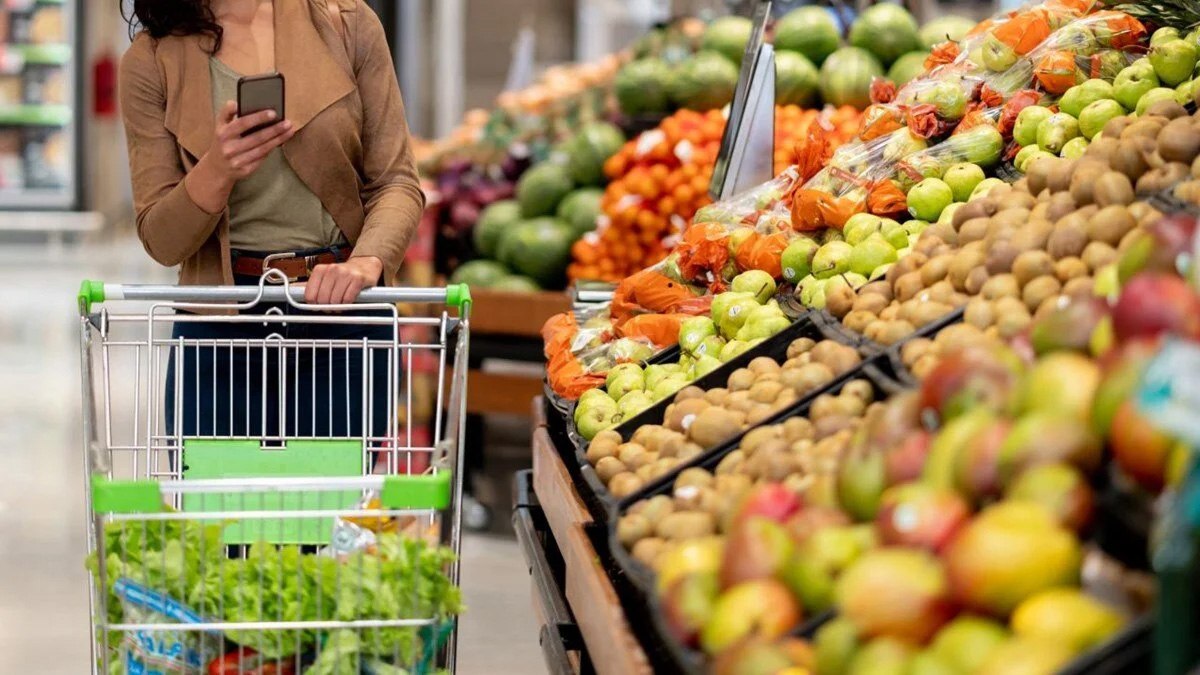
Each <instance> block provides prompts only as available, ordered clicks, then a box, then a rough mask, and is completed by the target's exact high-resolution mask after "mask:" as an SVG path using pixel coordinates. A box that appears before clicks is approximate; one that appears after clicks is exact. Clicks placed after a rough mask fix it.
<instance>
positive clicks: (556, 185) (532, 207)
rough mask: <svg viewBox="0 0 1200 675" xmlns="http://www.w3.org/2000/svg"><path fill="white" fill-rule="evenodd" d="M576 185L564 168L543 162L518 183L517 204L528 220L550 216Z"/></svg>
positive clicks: (525, 174)
mask: <svg viewBox="0 0 1200 675" xmlns="http://www.w3.org/2000/svg"><path fill="white" fill-rule="evenodd" d="M573 187H575V185H574V184H573V183H572V182H571V176H570V173H569V172H568V171H567V168H566V167H564V166H559V165H558V164H555V163H553V162H542V163H541V164H537V165H535V166H533V167H532V168H530V169H529V170H528V171H526V172H525V173H524V174H523V175H522V176H521V179H520V180H518V181H517V203H519V204H520V205H521V215H522V216H524V217H526V218H536V217H537V216H548V215H550V214H552V213H554V210H555V209H557V208H558V203H559V202H561V201H562V199H563V197H566V196H567V193H568V192H570V191H571V189H572V188H573Z"/></svg>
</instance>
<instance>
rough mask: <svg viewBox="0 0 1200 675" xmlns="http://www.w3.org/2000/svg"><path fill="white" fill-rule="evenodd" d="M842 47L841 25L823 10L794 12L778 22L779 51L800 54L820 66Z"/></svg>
mask: <svg viewBox="0 0 1200 675" xmlns="http://www.w3.org/2000/svg"><path fill="white" fill-rule="evenodd" d="M840 46H842V34H841V31H839V30H838V26H837V22H836V21H834V20H833V17H832V16H831V15H830V14H829V11H828V10H826V9H823V8H821V7H800V8H799V9H793V10H792V11H790V12H788V13H787V14H784V15H783V18H781V19H779V21H777V22H776V23H775V49H776V50H780V51H792V52H799V53H801V54H803V55H804V56H805V57H807V58H808V60H809V61H812V62H813V63H814V64H816V65H818V66H819V65H821V64H822V63H823V62H824V61H825V58H826V57H827V56H829V55H830V54H832V53H834V52H835V51H837V49H838V47H840Z"/></svg>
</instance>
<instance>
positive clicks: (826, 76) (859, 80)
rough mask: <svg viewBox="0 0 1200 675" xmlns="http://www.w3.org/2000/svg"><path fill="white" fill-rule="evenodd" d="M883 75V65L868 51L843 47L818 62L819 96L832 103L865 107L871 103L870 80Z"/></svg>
mask: <svg viewBox="0 0 1200 675" xmlns="http://www.w3.org/2000/svg"><path fill="white" fill-rule="evenodd" d="M876 77H883V66H882V65H880V64H879V59H876V58H875V57H874V56H872V55H871V53H870V52H868V51H866V50H864V49H859V48H858V47H842V48H841V49H839V50H837V51H836V52H834V53H832V54H830V55H829V58H827V59H825V63H823V64H821V97H822V98H824V99H825V102H826V103H829V104H832V105H852V106H854V107H856V108H860V109H861V108H865V107H867V106H868V105H870V103H871V80H872V79H873V78H876Z"/></svg>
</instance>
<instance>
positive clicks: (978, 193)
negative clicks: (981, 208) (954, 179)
mask: <svg viewBox="0 0 1200 675" xmlns="http://www.w3.org/2000/svg"><path fill="white" fill-rule="evenodd" d="M997 185H1004V181H1002V180H1000V179H999V178H984V179H983V182H981V183H980V184H979V185H976V186H975V189H974V190H972V191H971V199H979V198H980V197H982V196H984V195H986V194H987V193H988V191H989V190H991V189H992V188H994V187H996V186H997Z"/></svg>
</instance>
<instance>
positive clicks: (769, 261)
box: [735, 216, 849, 279]
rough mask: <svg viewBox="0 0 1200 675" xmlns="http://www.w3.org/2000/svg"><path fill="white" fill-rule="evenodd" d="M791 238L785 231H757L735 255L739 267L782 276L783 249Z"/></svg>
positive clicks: (743, 243)
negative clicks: (763, 233)
mask: <svg viewBox="0 0 1200 675" xmlns="http://www.w3.org/2000/svg"><path fill="white" fill-rule="evenodd" d="M848 217H849V216H847V218H848ZM842 222H845V221H842ZM789 239H790V237H789V236H788V235H787V233H785V232H776V233H774V234H770V235H762V234H759V233H757V232H755V233H754V234H752V235H751V236H750V237H749V238H747V239H746V241H744V242H742V245H741V246H739V247H738V250H737V253H736V255H735V258H736V260H737V264H738V269H742V270H762V271H763V272H766V273H767V274H770V275H771V276H772V277H774V278H776V279H778V278H780V277H781V276H783V266H782V264H781V263H780V258H781V257H782V256H783V250H784V249H785V248H787V245H788V241H789Z"/></svg>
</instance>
